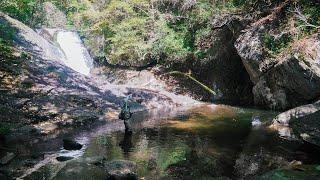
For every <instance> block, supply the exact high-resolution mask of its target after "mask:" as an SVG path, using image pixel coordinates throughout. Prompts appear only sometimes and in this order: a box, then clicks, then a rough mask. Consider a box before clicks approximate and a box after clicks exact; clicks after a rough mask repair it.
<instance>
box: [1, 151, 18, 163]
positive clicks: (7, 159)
mask: <svg viewBox="0 0 320 180" xmlns="http://www.w3.org/2000/svg"><path fill="white" fill-rule="evenodd" d="M15 156H16V155H15V154H14V153H11V152H7V154H6V155H5V156H4V157H2V158H1V159H0V164H1V165H6V164H8V163H9V162H10V161H11V160H12V159H13V158H14V157H15Z"/></svg>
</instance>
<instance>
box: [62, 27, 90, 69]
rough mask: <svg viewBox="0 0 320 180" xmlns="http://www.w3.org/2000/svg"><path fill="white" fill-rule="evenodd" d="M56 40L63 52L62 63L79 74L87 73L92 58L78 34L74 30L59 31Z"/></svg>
mask: <svg viewBox="0 0 320 180" xmlns="http://www.w3.org/2000/svg"><path fill="white" fill-rule="evenodd" d="M56 41H57V43H58V44H59V45H60V47H61V49H62V50H63V52H64V53H65V56H66V59H65V60H63V61H64V63H65V64H66V65H67V66H68V67H70V68H72V69H73V70H75V71H77V72H79V73H81V74H84V75H89V74H90V70H91V68H92V67H93V60H92V58H91V56H90V54H89V52H88V50H87V49H86V48H85V47H84V45H83V43H82V41H81V39H80V37H79V35H78V34H77V33H76V32H71V31H59V32H58V33H57V40H56Z"/></svg>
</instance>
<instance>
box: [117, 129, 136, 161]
mask: <svg viewBox="0 0 320 180" xmlns="http://www.w3.org/2000/svg"><path fill="white" fill-rule="evenodd" d="M119 145H120V147H121V149H122V151H123V155H124V156H125V157H126V158H128V157H129V152H130V151H131V149H132V148H133V144H132V132H130V131H125V133H124V136H123V140H122V141H121V142H120V144H119Z"/></svg>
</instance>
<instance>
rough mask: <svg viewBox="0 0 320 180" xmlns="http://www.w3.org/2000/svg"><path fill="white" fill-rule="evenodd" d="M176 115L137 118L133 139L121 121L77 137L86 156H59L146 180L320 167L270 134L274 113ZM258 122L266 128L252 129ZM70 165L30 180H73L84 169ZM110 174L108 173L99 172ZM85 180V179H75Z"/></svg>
mask: <svg viewBox="0 0 320 180" xmlns="http://www.w3.org/2000/svg"><path fill="white" fill-rule="evenodd" d="M170 113H171V112H160V113H158V114H156V115H146V114H144V113H137V114H135V115H134V116H133V119H132V125H133V129H134V132H133V134H132V135H128V134H125V133H124V128H123V122H121V121H115V122H110V123H107V124H106V125H104V126H101V127H98V128H97V129H91V130H90V133H88V132H86V133H85V132H84V133H82V134H80V135H78V137H76V139H77V141H78V142H81V139H82V140H84V141H82V143H84V148H83V149H81V150H80V151H66V150H63V149H62V150H61V151H59V153H58V154H57V155H60V156H72V157H74V159H75V160H79V158H80V159H81V158H86V157H97V156H98V157H101V156H102V157H104V158H105V159H106V161H109V160H119V159H121V160H123V159H124V160H130V161H134V162H136V163H137V165H138V176H139V177H140V178H141V179H215V178H220V179H221V178H222V179H226V178H231V179H252V178H255V177H258V176H261V175H263V174H265V173H267V172H270V171H272V170H276V169H278V168H283V167H284V168H287V167H290V166H293V165H294V164H295V163H296V162H297V161H301V162H302V163H303V164H313V165H315V164H319V162H320V158H319V153H313V154H312V153H311V154H310V153H309V152H307V149H306V148H305V146H301V143H297V142H295V141H289V140H286V139H283V138H279V136H278V134H277V133H276V132H271V131H270V130H268V128H266V127H267V126H266V124H267V123H268V122H270V121H271V120H272V118H273V117H274V116H275V115H276V113H274V112H269V111H260V110H253V109H242V108H233V107H229V106H214V105H205V106H201V107H196V108H193V109H191V110H187V111H186V110H184V111H181V112H178V113H172V114H171V115H170V116H168V115H169V114H170ZM257 119H259V121H261V124H262V125H261V126H258V127H257V126H253V125H252V121H253V120H257ZM317 154H318V155H317ZM81 156H82V157H81ZM54 157H56V156H54ZM68 162H70V163H72V162H73V164H69V165H70V166H65V163H66V162H57V161H56V160H54V159H53V161H51V163H49V164H46V165H45V166H44V167H43V168H40V169H38V170H36V171H35V172H34V173H32V174H31V175H30V176H27V177H28V178H26V179H37V178H39V177H46V178H44V179H52V178H49V177H53V179H55V178H54V177H55V175H56V174H58V176H59V178H60V179H70V176H67V175H66V174H67V172H68V171H69V170H70V171H74V170H75V169H77V167H74V168H73V170H71V169H68V168H72V167H73V166H74V165H76V166H81V167H82V166H83V164H78V163H77V161H73V160H71V161H67V164H68ZM290 162H291V165H290ZM292 162H293V163H292ZM292 164H293V165H292ZM58 167H64V171H62V173H61V172H57V171H58V170H59V169H61V168H58ZM82 168H86V166H85V167H82ZM99 168H100V167H99ZM84 170H87V171H84ZM300 170H301V169H299V170H298V171H300ZM96 171H97V170H96ZM104 171H105V170H104V169H103V167H102V169H100V170H98V171H97V172H104ZM76 172H77V173H78V174H81V173H85V174H84V175H87V176H89V177H91V174H92V175H96V174H95V171H93V170H92V172H91V171H90V169H82V170H77V171H76ZM290 172H291V171H290ZM88 173H89V175H88ZM90 173H91V174H90ZM277 173H278V172H277ZM277 173H275V175H276V176H277ZM279 173H280V172H279ZM281 173H282V172H281ZM298 173H301V172H298ZM302 173H303V172H302ZM317 173H318V174H317V175H319V177H320V173H319V172H317ZM79 176H80V177H82V175H78V176H75V177H74V179H79ZM96 176H98V175H96ZM271 176H272V175H268V176H267V178H266V179H268V178H269V177H271ZM304 176H305V175H304ZM35 177H36V178H35ZM59 178H58V179H59ZM80 179H81V178H80ZM95 179H97V178H95ZM98 179H105V175H103V174H102V175H99V178H98Z"/></svg>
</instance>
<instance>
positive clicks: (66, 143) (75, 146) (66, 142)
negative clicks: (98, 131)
mask: <svg viewBox="0 0 320 180" xmlns="http://www.w3.org/2000/svg"><path fill="white" fill-rule="evenodd" d="M63 148H64V149H66V150H79V149H81V148H82V145H81V144H79V143H77V142H76V141H74V140H70V139H63Z"/></svg>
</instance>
